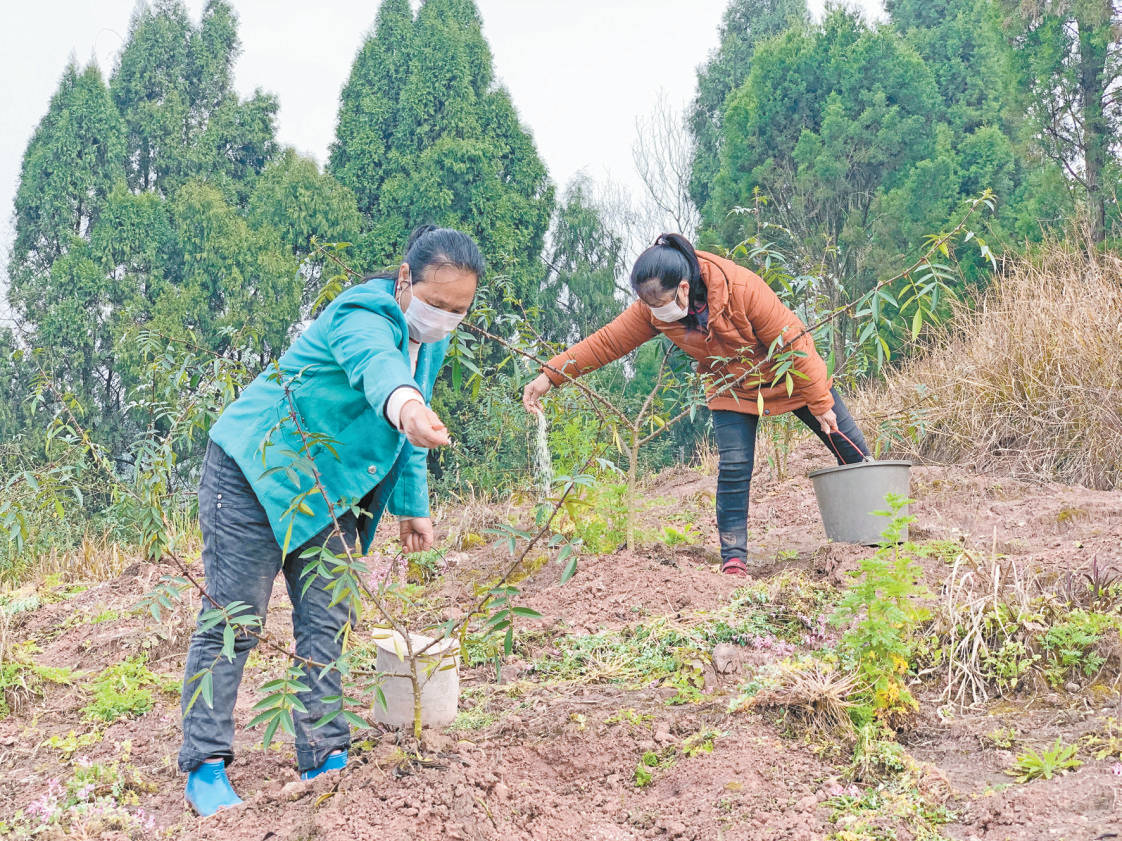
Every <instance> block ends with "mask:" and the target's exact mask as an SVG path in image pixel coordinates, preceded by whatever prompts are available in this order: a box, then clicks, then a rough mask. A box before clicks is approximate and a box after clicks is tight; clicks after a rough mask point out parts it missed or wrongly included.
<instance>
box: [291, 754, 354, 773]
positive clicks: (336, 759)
mask: <svg viewBox="0 0 1122 841" xmlns="http://www.w3.org/2000/svg"><path fill="white" fill-rule="evenodd" d="M346 767H347V752H346V751H345V750H337V751H332V752H331V753H329V754H328V755H327V759H325V760H324V761H323V765H321V766H319V767H318V768H312V769H311V770H309V771H301V772H300V779H302V780H313V779H315V778H316V777H318V776H319V775H320V774H325V773H327V772H328V771H338V770H340V769H342V768H346Z"/></svg>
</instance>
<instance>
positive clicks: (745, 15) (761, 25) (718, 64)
mask: <svg viewBox="0 0 1122 841" xmlns="http://www.w3.org/2000/svg"><path fill="white" fill-rule="evenodd" d="M809 22H810V12H809V11H808V10H807V7H806V0H730V2H729V5H728V7H727V8H726V9H725V13H724V16H723V17H722V18H721V27H720V29H719V31H718V35H719V38H720V44H719V46H718V47H717V49H716V50H715V51H714V52H712V53H711V54H710V55H709V58H708V60H707V61H706V62H705V64H703V65H702V66H701V67H699V68H698V70H697V94H696V95H695V96H694V100H693V104H692V107H691V109H690V114H689V126H690V131H691V132H692V133H693V136H694V139H695V140H696V141H697V157H696V159H695V161H694V168H693V176H692V178H691V179H690V192H691V195H692V198H693V200H694V204H696V205H697V206H698V207H699V208H702V207H705V203H706V202H707V201H708V200H709V195H710V192H711V190H712V188H713V179H714V178H715V177H716V174H717V169H718V168H719V166H720V143H721V119H722V115H723V114H724V110H725V104H726V100H727V99H728V97H729V94H731V93H732V92H733V91H734V90H736V89H737V88H739V87H740V86H741V85H742V84H744V80H745V79H747V78H748V73H749V71H750V70H751V69H752V54H753V53H754V52H755V50H756V45H757V44H758V43H759V42H760V41H762V40H764V39H765V38H771V37H773V36H775V35H778V34H779V33H781V32H783V31H785V30H786V29H788V28H790V27H791V26H799V25H804V24H807V23H809Z"/></svg>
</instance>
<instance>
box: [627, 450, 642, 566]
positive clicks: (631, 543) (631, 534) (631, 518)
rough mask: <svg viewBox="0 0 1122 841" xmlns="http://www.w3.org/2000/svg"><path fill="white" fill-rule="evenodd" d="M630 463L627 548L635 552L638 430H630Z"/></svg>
mask: <svg viewBox="0 0 1122 841" xmlns="http://www.w3.org/2000/svg"><path fill="white" fill-rule="evenodd" d="M629 460H630V463H629V464H628V465H627V548H628V549H630V550H631V551H635V505H636V501H635V477H636V475H637V474H638V464H639V430H638V429H633V430H631V452H630V453H629Z"/></svg>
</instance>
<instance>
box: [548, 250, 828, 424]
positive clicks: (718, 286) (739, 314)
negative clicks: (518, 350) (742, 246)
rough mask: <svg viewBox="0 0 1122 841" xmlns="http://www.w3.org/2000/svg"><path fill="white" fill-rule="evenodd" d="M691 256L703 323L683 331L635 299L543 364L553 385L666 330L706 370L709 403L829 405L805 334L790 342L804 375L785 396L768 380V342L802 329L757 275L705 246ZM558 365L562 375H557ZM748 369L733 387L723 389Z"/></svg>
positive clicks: (768, 407) (773, 410) (782, 386)
mask: <svg viewBox="0 0 1122 841" xmlns="http://www.w3.org/2000/svg"><path fill="white" fill-rule="evenodd" d="M697 259H698V262H699V263H700V264H701V277H702V280H703V281H704V283H705V288H706V289H707V296H706V298H707V301H708V307H709V324H708V327H707V329H702V330H687V329H686V328H685V327H684V326H683V325H682V324H681V322H677V321H669V322H668V321H659V320H658V319H656V318H655V317H654V316H653V315H651V308H650V307H648V306H647V305H646V304H644V303H643V302H642V301H641V300H636V301H635V302H634V303H633V304H632V305H631V306H629V307H628V308H627V309H626V310H624V311H623V312H622V313H621V314H620V315H619V317H617V318H616V319H615V320H614V321H612V322H610V323H609V324H607V325H605V326H604V327H602V328H600V329H599V330H597V331H596V332H595V333H593V334H592V335H591V336H589V337H588V338H587V339H584V340H582V341H580V342H577V343H576V344H575V345H573V346H572V347H570V348H569V349H568V350H565V351H562V352H561V353H559V354H557V356H555V357H553V359H551V360H549V362H547V363H546V366H545V368H543V371H544V373H545V375H546V376H547V377H549V379H550V381H551V382H552V383H553V384H554V385H561V384H562V383H564V382H565V381H566V379H567V378H566V376H565V374H567V375H568V376H569V377H577V376H579V375H581V374H585V373H587V372H589V371H595V370H596V369H597V368H600V367H602V366H604V365H607V364H608V363H609V362H611V361H613V360H615V359H619V358H620V357H621V356H624V355H625V354H627V353H630V352H631V351H633V350H634V349H635V348H637V347H639V345H641V344H643V342H646V341H648V340H649V339H653V338H654V337H655V336H657V335H658V334H659V333H664V334H666V337H667V338H668V339H670V341H672V342H673V343H674V344H676V345H677V346H678V347H680V348H681V349H682V350H684V351H685V352H686V353H688V354H689V355H690V356H692V357H693V358H694V359H696V360H697V361H698V373H699V374H702V375H703V376H705V375H708V376H707V380H708V382H710V386H709V388H708V391H709V393H708V400H707V402H708V404H709V408H710V409H727V410H730V411H733V412H745V413H747V414H752V415H755V414H758V413H759V411H760V409H759V395H760V394H761V393H762V394H763V414H765V415H780V414H783V413H784V412H790V411H793V410H794V409H799V408H801V407H803V406H809V407H810V410H811V412H813V413H814V414H816V415H821V414H824V413H825V412H826V411H827V410H828V409H832V408H833V406H834V398H833V397H831V396H830V384H831V383H830V378H829V377H827V376H826V364H825V363H824V362H823V361H822V357H820V356H819V355H818V352H817V351H816V350H815V349H814V339H813V338H812V337H811V336H810V334H809V333H808V334H806V335H804V336H802V337H801V338H799V339H797V340H795V342H794V345H793V347H794V349H795V350H799V351H803V352H804V353H805V354H806V355H805V356H802V357H799V358H797V359H796V360H795V362H794V367H795V368H796V369H797V370H798V371H799V372H800V373H801V374H802V375H803V376H798V375H793V376H792V379H793V383H794V388H793V390H792V392H791V394H790V395H788V394H787V384H786V382H785V381H784V380H780V382H779V383H778V384H777V385H775V386H772V385H770V383H771V381H772V380H773V379H774V377H775V375H774V371H773V366H774V363H773V362H767V361H766V360H767V354H768V348H769V347H770V346H771V344H772V342H774V341H775V340H776V339H777V338H778V337H780V336H784V335H786V336H789V337H790V338H791V339H793V338H794V337H795V336H798V334H799V333H801V332H802V331H803V329H804V327H803V323H802V322H801V321H799V319H798V317H797V316H796V315H795V314H794V313H793V312H791V311H790V310H789V309H787V307H785V306H783V303H782V302H781V301H780V300H779V297H778V296H777V295H776V294H775V293H774V292H773V291H772V290H771V288H770V287H769V286H768V285H767V284H766V283H764V281H763V279H762V278H761V277H760V276H759V275H756V274H754V273H753V272H751V271H749V270H748V269H746V268H744V267H743V266H738V265H736V264H735V263H733V262H732V261H731V260H726V259H724V258H723V257H718V256H716V255H714V254H707V253H705V252H704V251H699V252H697ZM789 340H790V339H788V341H789ZM783 349H785V350H786V349H788V348H787V347H786V346H784V348H783ZM757 365H759V366H760V368H759V370H756V366H757ZM562 371H563V372H564V374H561V373H558V372H562ZM746 373H747V374H748V376H747V377H746V378H745V379H744V381H743V382H742V383H740V384H739V385H737V386H735V387H734V388H731V389H729V388H727V387H725V388H722V386H727V384H728V383H730V382H732V381H733V380H736V379H737V378H739V377H741V376H742V375H744V374H746ZM761 381H762V384H761Z"/></svg>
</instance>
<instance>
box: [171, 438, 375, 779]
mask: <svg viewBox="0 0 1122 841" xmlns="http://www.w3.org/2000/svg"><path fill="white" fill-rule="evenodd" d="M339 522H340V525H341V526H342V531H343V535H344V538H345V540H346V541H347V544H348V545H350V546H352V547H353V546H354V545H355V543H356V530H357V523H356V519H355V516H354V514H352V513H349V512H348V513H346V514H345V515H343V516H341V517H340V518H339ZM199 525H200V526H201V528H202V533H203V556H202V557H203V569H204V571H205V573H206V592H207V595H208V596H209V598H204V599H202V606H201V609H200V611H199V624H198V626H197V628H199V627H201V626H202V617H203V615H204V614H206V613H207V611H209V610H211V609H212V608H213V607H214V603H213V602H211V599H213V600H214V602H217V603H218V604H220V605H222V606H227V605H229V604H231V603H232V602H238V601H240V602H244V603H246V604H247V605H248V606H249V613H252V614H256V615H257V616H259V617H261V620H262V622H264V620H265V613H266V610H267V609H268V606H269V596H270V595H271V594H272V591H273V580H274V579H275V578H276V576H277V573H278V572H280V571H281V570H283V571H284V578H285V583H286V584H287V585H288V595H289V598H290V599H291V601H292V628H293V634H294V636H295V638H296V654H297V655H298V656H300V657H306V658H308V659H309V660H314V661H316V662H319V663H330V662H333V661H334V660H337V659H338V658H339V655H340V654H341V653H342V638H341V635H340V633H339V632H340V630H341V629H342V628H343V626H344V625H345V624H346V623H347V622H348V621H350V620H351V619H352V618H353V612H352V610H351V607H350V605H349V604H348V603H347V600H345V599H344V600H343V601H342V602H340V603H339V604H336V605H334V606H332V607H328V604H329V603H330V602H331V593H329V592H327V591H326V590H325V589H324V584H325V583H326V582H325V581H324V580H323V579H322V578H321V577H320V576H318V575H315V573H311V575H312V576H313V581H312V583H311V585H310V586H307V585H308V580H307V578H305V577H303V575H302V573H303V571H304V568H305V565H306V564H307V565H310V564H311V563H314V562H315V558H309V559H306V560H304V559H301V557H300V555H301V553H302V552H303V551H304V550H305V549H307V548H309V547H313V546H323V545H326V546H327V547H328V548H329V549H331V551H333V552H335V553H337V554H342V552H343V551H344V549H343V545H342V542H341V541H340V539H339V537H338V536H335V535H333V534H332V531H333V528H332V527H329V528H327V529H325V530H324V531H322V532H320V533H319V534H318V535H316V536H315V537H313V538H312V539H311V540H309V541H308V542H307V543H305V544H304V545H303V546H300V547H298V548H296V549H293V550H291V551H290V552H289V553H288V555H286V556H282V553H281V547H280V546H279V545H278V544H277V539H276V537H275V536H274V535H273V529H272V527H271V526H270V525H269V518H268V516H267V515H266V513H265V509H264V508H263V507H262V505H261V503H260V502H259V501H258V499H257V495H256V494H255V493H254V492H253V488H252V487H251V486H250V484H249V481H248V480H247V479H246V478H245V474H244V473H242V470H241V468H240V467H238V464H237V462H235V461H234V460H233V459H232V458H230V457H229V456H228V455H226V453H225V451H224V450H223V449H222V448H221V447H219V446H218V445H217V444H215V443H214V442H208V444H207V450H206V458H205V459H204V461H203V475H202V479H201V481H200V483H199ZM305 586H307V590H306V591H305V589H304V588H305ZM225 627H226V624H225V623H224V622H220V623H219V624H218V625H216V626H215V627H213V628H210V629H208V630H206V631H201V630H196V631H195V635H194V636H193V637H191V646H190V648H189V649H188V652H187V664H186V666H185V669H184V676H183V698H182V710H183V747H182V748H180V751H179V770H180V771H183V772H190V771H193V770H195V769H196V768H198V767H199V765H201V764H202V763H203V762H204V761H206V760H207V759H210V758H219V757H221V758H223V759H225V760H226V764H227V765H228V764H229V763H230V762H232V761H233V759H234V704H235V702H236V701H237V699H238V686H239V684H240V683H241V680H242V671H243V670H244V668H245V661H246V658H247V657H249V652H250V651H251V650H252V649H253V648H254V646H255V645H257V640H256V639H255V638H254V637H252V636H249V635H247V634H245V633H244V632H243V633H239V634H238V636H237V638H236V640H235V643H234V658H233V660H230V659H227V658H225V657H223V656H222V635H223V630H224V628H225ZM208 668H210V669H212V670H213V675H214V677H213V690H214V691H213V698H212V701H213V703H212V704H207V702H206V700H205V699H204V698H203V696H202V694H200V695H199V696H198V698H197V699H196V700H195V703H194V704H193V705H192V706H191V709H190V710H188V709H187V706H188V704H189V703H190V701H191V697H192V696H193V695H194V694H195V690H196V689H197V688H198V686H199V684H198V682H197V681H192V680H191V678H192V677H194V676H195V675H197V674H198V673H199V672H201V671H204V670H205V669H208ZM320 671H321V670H318V669H311V670H306V671H305V674H304V676H303V678H302V679H301V681H300V682H301V683H302V684H303V685H305V686H307V687H309V689H308V691H307V692H301V693H300V694H299V696H298V697H299V699H300V702H301V703H302V704H303V705H304V706H305V707H306V708H307V711H306V712H301V711H299V710H295V709H294V710H293V711H292V715H293V719H294V721H293V723H294V725H295V730H296V765H297V767H298V769H299V770H301V771H306V770H309V769H311V768H317V767H319V766H320V765H322V764H323V761H324V760H325V759H326V758H327V755H328V754H329V753H331V752H332V751H333V750H342V749H345V748H346V747H347V746H348V745H349V744H350V741H351V733H350V727H349V726H348V725H347V722H346V721H345V719H344V718H343V716H341V715H338V716H336V717H335V718H334V719H332V720H331V721H330V722H328V723H327V724H325V725H323V726H322V727H317V728H315V729H313V728H312V725H313V724H314V723H315V722H317V721H318V720H319V719H321V718H322V717H323V716H324V715H325V714H326V713H328V712H331V711H332V710H337V709H339V706H340V702H339V701H338V700H335V701H334V702H332V703H329V704H328V703H324V701H323V699H324V698H326V697H331V696H335V697H336V698H338V697H339V696H340V695H341V688H342V687H341V684H342V680H341V677H340V675H339V673H338V672H337V671H334V670H331V671H329V672H328V673H327V674H325V675H322V676H321V675H320ZM309 672H310V673H309Z"/></svg>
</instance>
